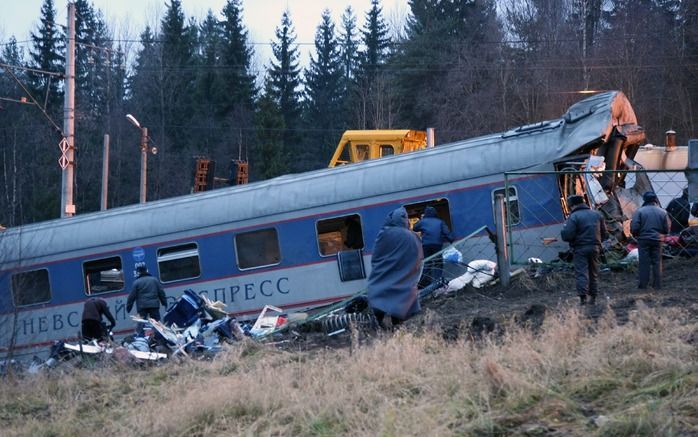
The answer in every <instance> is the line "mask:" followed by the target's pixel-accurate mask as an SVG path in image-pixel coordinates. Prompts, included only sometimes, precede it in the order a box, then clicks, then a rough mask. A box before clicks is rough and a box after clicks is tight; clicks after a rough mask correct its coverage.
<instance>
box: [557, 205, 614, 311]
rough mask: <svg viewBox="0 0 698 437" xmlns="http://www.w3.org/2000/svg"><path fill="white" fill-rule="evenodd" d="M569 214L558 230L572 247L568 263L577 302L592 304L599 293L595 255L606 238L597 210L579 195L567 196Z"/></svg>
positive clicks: (597, 262)
mask: <svg viewBox="0 0 698 437" xmlns="http://www.w3.org/2000/svg"><path fill="white" fill-rule="evenodd" d="M567 205H569V207H570V208H571V209H570V216H569V217H568V218H567V222H565V226H564V227H563V228H562V231H561V232H560V234H561V236H562V239H563V240H564V241H567V242H568V243H569V244H570V247H571V248H572V254H573V257H572V263H573V264H574V276H575V280H576V285H577V295H578V296H579V303H580V304H581V305H585V304H586V303H587V296H589V303H590V304H592V305H593V304H595V303H596V296H597V294H598V292H599V258H600V256H601V242H602V241H604V240H605V239H606V238H608V231H607V230H606V222H605V220H604V217H603V215H601V213H600V212H598V211H595V210H593V209H590V208H589V207H588V206H587V205H586V204H585V203H584V198H583V197H582V196H576V195H575V196H569V197H568V198H567Z"/></svg>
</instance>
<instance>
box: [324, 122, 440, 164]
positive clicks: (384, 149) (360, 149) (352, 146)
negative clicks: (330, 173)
mask: <svg viewBox="0 0 698 437" xmlns="http://www.w3.org/2000/svg"><path fill="white" fill-rule="evenodd" d="M426 146H427V134H426V132H424V131H417V130H410V129H400V130H348V131H346V132H344V135H342V138H341V139H340V140H339V144H338V145H337V149H336V150H335V152H334V155H332V159H331V160H330V165H329V167H330V168H331V167H336V166H339V165H345V164H352V163H355V162H361V161H367V160H369V159H378V158H382V157H384V156H390V155H399V154H401V153H407V152H413V151H415V150H420V149H424V148H426Z"/></svg>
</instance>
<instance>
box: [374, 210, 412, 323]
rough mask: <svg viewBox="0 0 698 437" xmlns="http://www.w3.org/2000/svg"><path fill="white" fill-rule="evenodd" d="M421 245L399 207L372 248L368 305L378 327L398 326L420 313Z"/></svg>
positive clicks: (389, 218) (388, 219) (393, 212)
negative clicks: (418, 287)
mask: <svg viewBox="0 0 698 437" xmlns="http://www.w3.org/2000/svg"><path fill="white" fill-rule="evenodd" d="M423 259H424V254H423V252H422V244H421V242H420V241H419V238H418V237H417V235H416V234H415V233H413V232H412V231H410V229H409V223H408V220H407V211H406V210H405V208H403V207H400V208H397V209H396V210H394V211H392V212H391V213H390V214H388V216H387V217H386V219H385V223H384V224H383V228H382V229H381V230H380V232H379V233H378V236H377V237H376V241H375V243H374V245H373V256H372V259H371V274H370V275H369V277H368V293H367V297H368V304H369V306H370V307H371V309H372V310H373V313H374V314H375V315H376V319H377V320H378V323H379V324H380V325H381V327H384V328H386V327H389V326H390V325H398V324H400V323H402V322H403V321H405V320H407V319H408V318H410V317H411V316H413V315H415V314H417V313H418V312H419V311H420V309H421V308H420V305H419V296H418V290H417V282H418V281H419V277H420V275H421V273H422V260H423Z"/></svg>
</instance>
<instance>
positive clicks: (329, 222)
mask: <svg viewBox="0 0 698 437" xmlns="http://www.w3.org/2000/svg"><path fill="white" fill-rule="evenodd" d="M316 230H317V241H318V247H319V250H320V255H322V256H329V255H334V254H336V253H337V252H340V251H343V250H356V249H363V247H364V237H363V231H362V229H361V217H360V216H359V215H358V214H351V215H346V216H341V217H333V218H330V219H325V220H318V222H317V224H316Z"/></svg>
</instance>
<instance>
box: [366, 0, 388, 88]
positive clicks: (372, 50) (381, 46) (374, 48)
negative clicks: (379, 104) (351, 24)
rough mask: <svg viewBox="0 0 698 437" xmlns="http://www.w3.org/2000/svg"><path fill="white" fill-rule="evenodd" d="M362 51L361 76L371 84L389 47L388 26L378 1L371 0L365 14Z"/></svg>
mask: <svg viewBox="0 0 698 437" xmlns="http://www.w3.org/2000/svg"><path fill="white" fill-rule="evenodd" d="M361 35H362V42H363V44H364V50H363V51H362V52H361V54H360V62H361V67H360V68H361V74H362V76H363V78H365V79H366V80H368V81H369V82H372V81H373V80H374V79H375V76H376V74H377V72H378V70H379V69H380V66H381V65H382V64H384V63H385V61H386V59H387V55H388V48H389V46H390V36H389V35H388V25H387V24H386V23H385V20H384V19H383V8H382V7H381V5H380V0H371V9H369V10H368V12H367V13H366V22H365V23H364V27H363V29H362V30H361Z"/></svg>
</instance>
